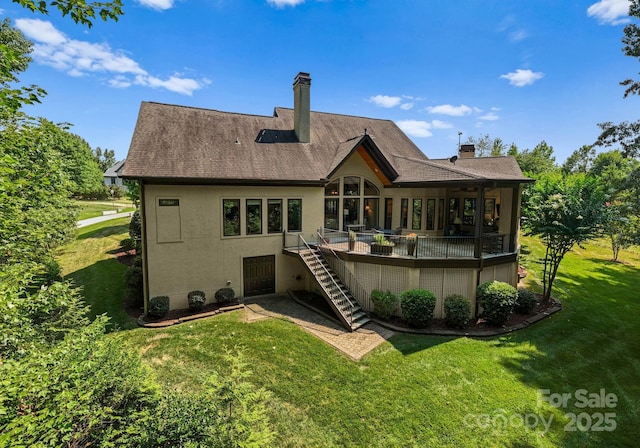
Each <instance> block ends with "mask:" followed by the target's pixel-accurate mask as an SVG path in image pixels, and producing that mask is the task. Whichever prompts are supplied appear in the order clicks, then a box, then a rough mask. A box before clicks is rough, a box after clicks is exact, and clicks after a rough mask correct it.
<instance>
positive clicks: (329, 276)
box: [298, 234, 356, 326]
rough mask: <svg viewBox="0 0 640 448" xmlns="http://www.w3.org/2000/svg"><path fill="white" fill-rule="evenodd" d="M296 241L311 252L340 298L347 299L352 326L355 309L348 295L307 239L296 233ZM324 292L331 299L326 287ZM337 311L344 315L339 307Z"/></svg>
mask: <svg viewBox="0 0 640 448" xmlns="http://www.w3.org/2000/svg"><path fill="white" fill-rule="evenodd" d="M320 238H321V240H322V241H324V239H323V238H322V237H320ZM298 243H302V245H300V244H299V247H303V246H304V247H306V248H307V249H308V250H309V253H311V254H313V257H314V258H315V261H317V262H318V264H319V265H320V266H322V270H323V271H324V275H326V276H327V277H328V278H330V279H331V282H332V283H333V286H336V287H337V288H338V290H339V291H340V295H341V296H342V298H344V299H346V301H347V303H348V304H349V307H350V313H349V326H353V312H354V311H355V308H356V306H355V305H354V303H353V302H352V301H351V299H349V296H347V294H346V293H345V292H344V290H343V289H342V288H341V287H340V285H339V284H338V283H336V280H335V279H334V278H333V275H331V273H330V272H329V271H328V270H327V268H326V266H325V265H324V264H323V263H322V260H320V257H318V254H317V253H316V252H315V251H314V250H313V249H312V248H311V246H310V245H309V243H307V241H306V240H305V239H304V238H303V237H302V235H300V234H298ZM334 255H335V252H334ZM314 275H315V274H314ZM320 286H322V285H320ZM322 288H324V286H322ZM325 292H326V293H327V294H328V295H329V297H330V300H333V294H332V293H331V292H330V291H327V290H326V289H325ZM336 308H338V305H337V304H336ZM338 312H340V313H341V314H342V315H343V316H344V313H343V312H342V311H341V310H340V309H338Z"/></svg>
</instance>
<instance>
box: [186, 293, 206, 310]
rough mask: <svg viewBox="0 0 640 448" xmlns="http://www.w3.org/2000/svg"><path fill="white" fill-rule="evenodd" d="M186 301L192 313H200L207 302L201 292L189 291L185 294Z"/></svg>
mask: <svg viewBox="0 0 640 448" xmlns="http://www.w3.org/2000/svg"><path fill="white" fill-rule="evenodd" d="M187 300H188V302H189V309H190V310H192V311H200V310H201V309H202V307H204V303H205V302H206V301H207V298H206V296H205V295H204V292H202V291H197V290H196V291H191V292H190V293H189V294H187Z"/></svg>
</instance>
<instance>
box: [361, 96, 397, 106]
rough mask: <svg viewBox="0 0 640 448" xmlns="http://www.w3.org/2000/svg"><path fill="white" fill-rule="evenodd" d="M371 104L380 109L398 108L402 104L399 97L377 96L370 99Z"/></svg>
mask: <svg viewBox="0 0 640 448" xmlns="http://www.w3.org/2000/svg"><path fill="white" fill-rule="evenodd" d="M369 102H370V103H373V104H375V105H376V106H380V107H386V108H390V107H396V106H398V105H400V103H401V102H402V98H400V97H399V96H387V95H376V96H372V97H370V98H369Z"/></svg>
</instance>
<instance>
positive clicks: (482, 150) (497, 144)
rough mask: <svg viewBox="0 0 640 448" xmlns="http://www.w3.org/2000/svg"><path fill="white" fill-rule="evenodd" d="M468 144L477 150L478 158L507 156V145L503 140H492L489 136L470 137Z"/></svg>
mask: <svg viewBox="0 0 640 448" xmlns="http://www.w3.org/2000/svg"><path fill="white" fill-rule="evenodd" d="M467 144H472V145H474V146H475V148H476V154H475V155H476V157H489V156H491V157H499V156H503V155H505V153H506V151H507V145H506V144H505V143H504V142H503V141H502V139H501V138H499V137H498V138H492V137H491V136H490V135H489V134H484V135H480V136H479V137H477V138H476V137H473V136H472V137H469V138H468V139H467Z"/></svg>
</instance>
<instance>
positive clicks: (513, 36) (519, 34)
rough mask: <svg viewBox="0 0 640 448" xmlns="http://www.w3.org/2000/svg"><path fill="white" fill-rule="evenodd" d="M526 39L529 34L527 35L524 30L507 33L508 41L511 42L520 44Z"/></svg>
mask: <svg viewBox="0 0 640 448" xmlns="http://www.w3.org/2000/svg"><path fill="white" fill-rule="evenodd" d="M527 37H529V33H527V32H526V31H525V30H516V31H512V32H511V33H509V40H510V41H511V42H520V41H521V40H524V39H526V38H527Z"/></svg>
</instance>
